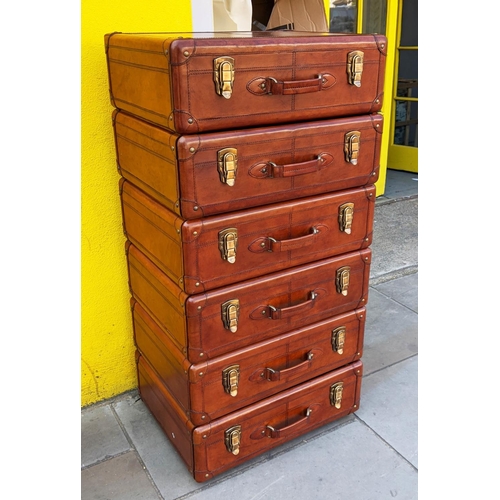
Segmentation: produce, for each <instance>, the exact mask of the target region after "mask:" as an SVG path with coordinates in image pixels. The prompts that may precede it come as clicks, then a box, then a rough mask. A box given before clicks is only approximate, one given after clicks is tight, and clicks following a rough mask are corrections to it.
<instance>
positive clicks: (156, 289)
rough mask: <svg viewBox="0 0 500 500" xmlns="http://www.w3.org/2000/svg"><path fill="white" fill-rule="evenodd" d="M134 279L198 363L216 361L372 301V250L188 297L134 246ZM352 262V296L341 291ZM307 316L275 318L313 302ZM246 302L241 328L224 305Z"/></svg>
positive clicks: (139, 296)
mask: <svg viewBox="0 0 500 500" xmlns="http://www.w3.org/2000/svg"><path fill="white" fill-rule="evenodd" d="M127 260H128V268H129V283H130V288H131V293H132V295H133V297H134V298H135V299H136V300H137V302H139V303H140V305H141V306H142V307H143V308H144V309H145V310H146V311H147V312H148V313H149V314H150V315H151V317H152V318H153V319H154V320H155V322H156V323H157V324H158V325H159V326H160V327H161V328H162V329H163V330H164V331H165V332H166V333H167V334H168V335H169V336H170V337H171V339H172V341H173V342H174V343H175V344H176V346H177V347H178V349H180V350H181V352H183V354H184V355H185V356H186V357H187V358H188V359H189V360H190V361H191V362H192V363H198V362H199V361H200V360H206V359H212V358H214V357H217V356H221V355H223V354H227V353H229V352H231V351H234V350H237V349H241V348H244V347H248V346H250V345H252V344H255V343H256V342H261V341H264V340H268V339H271V338H272V337H275V336H277V335H280V334H283V333H287V332H290V331H292V330H295V329H297V328H302V327H304V326H307V325H311V324H313V323H315V322H318V321H322V320H325V319H328V318H330V317H333V316H336V315H338V314H342V313H345V312H349V311H352V310H354V309H358V308H360V307H363V306H365V305H366V303H367V300H368V287H369V278H370V262H371V249H369V248H366V249H363V250H360V251H355V252H349V253H346V254H342V255H340V256H337V257H332V258H329V259H324V260H320V261H315V262H312V263H309V264H306V265H303V266H297V267H294V268H292V269H286V270H283V271H280V272H277V273H271V274H267V275H264V276H260V277H258V278H255V279H252V280H247V281H244V282H240V283H236V284H234V285H230V286H226V287H222V288H218V289H216V290H211V291H207V292H204V293H200V294H194V295H186V294H185V293H184V292H182V290H181V289H180V288H179V287H177V286H176V284H175V283H173V282H172V281H171V280H170V279H169V278H168V277H167V276H166V274H165V273H163V272H162V271H161V270H160V269H159V268H158V267H157V266H155V265H154V264H153V263H152V262H151V261H150V260H149V259H148V258H147V257H146V256H145V255H144V254H143V253H142V252H141V251H140V250H139V249H137V248H136V247H135V246H134V245H129V247H128V259H127ZM343 266H350V268H351V275H350V284H349V289H348V293H347V295H342V294H341V293H339V292H338V291H337V287H336V283H335V281H336V273H337V271H338V269H340V268H341V267H343ZM312 292H314V294H315V296H316V297H315V299H314V301H313V302H314V304H313V305H312V307H311V308H310V309H309V311H308V313H307V314H298V315H290V316H288V317H286V318H281V319H272V310H273V308H274V309H281V308H287V307H290V306H293V305H295V304H300V303H302V302H304V301H307V300H309V299H310V297H311V293H312ZM234 299H238V300H239V301H240V316H239V321H238V329H237V331H236V332H231V331H229V330H227V329H226V328H225V327H224V324H223V322H222V319H221V305H222V304H223V303H225V302H226V301H228V300H234Z"/></svg>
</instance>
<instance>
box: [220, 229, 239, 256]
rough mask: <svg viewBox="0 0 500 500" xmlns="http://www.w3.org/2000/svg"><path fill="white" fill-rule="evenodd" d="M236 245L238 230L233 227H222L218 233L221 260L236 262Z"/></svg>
mask: <svg viewBox="0 0 500 500" xmlns="http://www.w3.org/2000/svg"><path fill="white" fill-rule="evenodd" d="M237 247H238V230H237V229H236V228H235V227H230V228H228V229H224V230H222V231H221V232H220V233H219V250H220V254H221V257H222V259H223V260H227V261H228V262H229V263H230V264H234V263H235V262H236V249H237Z"/></svg>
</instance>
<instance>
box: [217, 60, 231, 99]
mask: <svg viewBox="0 0 500 500" xmlns="http://www.w3.org/2000/svg"><path fill="white" fill-rule="evenodd" d="M214 82H215V91H216V92H217V94H218V95H221V96H222V97H225V98H226V99H230V98H231V95H232V93H233V82H234V59H233V58H232V57H217V58H216V59H214Z"/></svg>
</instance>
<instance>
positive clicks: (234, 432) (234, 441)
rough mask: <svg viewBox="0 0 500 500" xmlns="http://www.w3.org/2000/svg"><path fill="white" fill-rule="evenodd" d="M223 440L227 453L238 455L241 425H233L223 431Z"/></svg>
mask: <svg viewBox="0 0 500 500" xmlns="http://www.w3.org/2000/svg"><path fill="white" fill-rule="evenodd" d="M224 441H225V443H226V448H227V451H229V453H232V454H233V455H238V453H239V452H240V444H241V425H234V426H233V427H230V428H229V429H227V430H226V431H225V432H224Z"/></svg>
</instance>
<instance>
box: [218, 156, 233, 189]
mask: <svg viewBox="0 0 500 500" xmlns="http://www.w3.org/2000/svg"><path fill="white" fill-rule="evenodd" d="M217 169H218V171H219V177H220V181H221V182H222V183H223V184H227V185H228V186H234V182H235V180H236V170H237V169H238V151H237V150H236V149H235V148H224V149H221V150H220V151H217Z"/></svg>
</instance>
